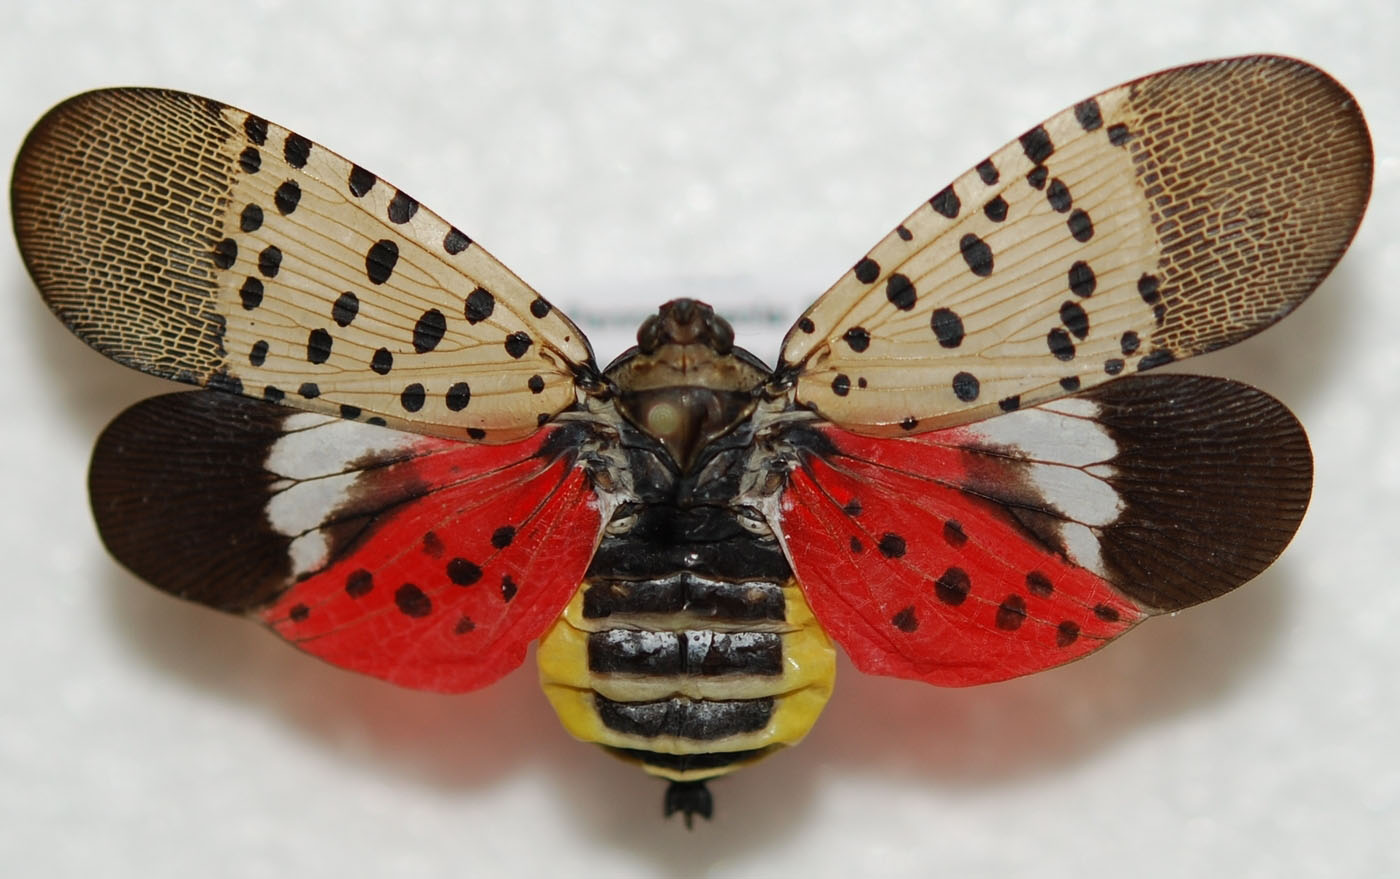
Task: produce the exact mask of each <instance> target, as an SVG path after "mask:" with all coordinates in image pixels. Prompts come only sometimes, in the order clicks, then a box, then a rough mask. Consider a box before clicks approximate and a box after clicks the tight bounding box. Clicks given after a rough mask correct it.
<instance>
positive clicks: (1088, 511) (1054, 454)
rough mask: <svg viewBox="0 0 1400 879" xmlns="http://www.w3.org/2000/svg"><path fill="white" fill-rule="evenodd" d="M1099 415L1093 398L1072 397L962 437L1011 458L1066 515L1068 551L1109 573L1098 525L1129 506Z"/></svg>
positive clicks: (1062, 527)
mask: <svg viewBox="0 0 1400 879" xmlns="http://www.w3.org/2000/svg"><path fill="white" fill-rule="evenodd" d="M1098 415H1099V406H1098V404H1097V403H1095V402H1094V401H1093V400H1088V399H1084V398H1082V397H1068V398H1065V399H1062V400H1056V401H1054V402H1052V403H1048V404H1046V405H1044V406H1039V407H1036V408H1032V409H1022V410H1020V411H1017V412H1011V413H1008V414H1006V415H1001V416H998V417H996V418H991V419H988V420H986V421H983V422H979V423H977V424H972V425H969V426H967V427H964V428H961V429H959V430H958V434H959V439H958V441H959V443H960V444H961V445H964V446H966V447H968V448H970V449H978V450H983V451H986V452H990V453H993V454H995V455H998V456H1000V457H1002V458H1004V459H1006V460H1008V462H1009V466H1011V467H1014V469H1015V470H1016V471H1017V474H1018V475H1019V477H1020V479H1019V482H1020V484H1021V485H1023V486H1024V487H1025V488H1028V489H1030V490H1031V491H1032V492H1033V493H1034V495H1035V497H1036V499H1037V500H1038V501H1039V503H1040V505H1042V506H1043V507H1045V508H1047V509H1051V510H1054V511H1056V512H1057V513H1058V514H1059V516H1062V517H1063V521H1060V522H1058V523H1057V524H1056V525H1055V531H1056V533H1057V535H1058V537H1059V542H1060V544H1061V545H1062V546H1063V547H1064V550H1065V553H1066V555H1068V556H1069V558H1070V559H1071V560H1072V561H1074V563H1075V564H1078V565H1080V566H1081V567H1084V568H1088V569H1089V570H1091V571H1094V572H1095V573H1097V574H1100V575H1104V573H1105V571H1104V566H1103V560H1102V557H1101V556H1100V553H1099V539H1098V536H1097V534H1096V533H1095V529H1102V528H1105V527H1107V526H1109V525H1112V524H1113V523H1114V522H1116V521H1117V520H1118V519H1119V517H1120V516H1122V514H1123V510H1124V506H1123V499H1122V497H1121V496H1120V495H1119V494H1118V491H1117V489H1115V488H1114V486H1113V483H1112V481H1111V480H1112V479H1113V477H1114V476H1115V475H1116V474H1117V471H1116V469H1115V468H1114V466H1113V460H1114V458H1116V457H1117V456H1118V452H1119V449H1118V443H1117V442H1116V441H1115V440H1114V438H1113V436H1112V435H1111V434H1110V433H1109V432H1108V430H1107V429H1106V428H1105V427H1104V426H1103V424H1102V423H1101V422H1099V421H1098ZM979 488H982V487H981V486H979Z"/></svg>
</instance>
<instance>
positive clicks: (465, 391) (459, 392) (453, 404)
mask: <svg viewBox="0 0 1400 879" xmlns="http://www.w3.org/2000/svg"><path fill="white" fill-rule="evenodd" d="M471 401H472V389H471V386H470V385H468V384H467V383H466V382H457V383H456V384H454V385H453V386H452V387H450V388H448V389H447V408H448V409H451V410H452V411H453V412H461V411H462V410H463V409H465V408H467V404H468V403H470V402H471Z"/></svg>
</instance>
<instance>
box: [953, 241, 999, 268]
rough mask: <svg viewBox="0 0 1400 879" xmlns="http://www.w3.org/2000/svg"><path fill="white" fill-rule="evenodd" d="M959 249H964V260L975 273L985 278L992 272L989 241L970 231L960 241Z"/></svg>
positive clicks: (992, 264)
mask: <svg viewBox="0 0 1400 879" xmlns="http://www.w3.org/2000/svg"><path fill="white" fill-rule="evenodd" d="M958 249H959V250H961V251H962V258H963V261H964V262H966V263H967V267H968V268H969V269H971V270H972V273H973V274H974V275H976V276H977V277H979V278H985V277H987V276H988V275H990V274H991V273H992V268H993V266H994V263H993V260H992V249H991V248H990V247H988V246H987V242H985V241H983V240H982V239H981V238H978V237H977V236H976V235H973V234H972V233H971V232H969V233H968V234H966V235H964V236H963V237H962V239H961V240H960V241H959V242H958Z"/></svg>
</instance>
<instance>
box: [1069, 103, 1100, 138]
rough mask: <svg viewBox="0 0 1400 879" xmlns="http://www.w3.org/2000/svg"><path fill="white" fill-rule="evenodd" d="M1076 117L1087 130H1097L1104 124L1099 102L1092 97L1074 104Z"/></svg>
mask: <svg viewBox="0 0 1400 879" xmlns="http://www.w3.org/2000/svg"><path fill="white" fill-rule="evenodd" d="M1074 118H1075V119H1076V120H1078V122H1079V126H1080V127H1081V128H1083V129H1084V130H1085V131H1096V130H1098V128H1099V127H1100V126H1102V125H1103V114H1102V113H1100V112H1099V102H1098V101H1096V100H1094V99H1093V98H1090V99H1089V100H1087V101H1081V102H1080V103H1078V104H1075V105H1074Z"/></svg>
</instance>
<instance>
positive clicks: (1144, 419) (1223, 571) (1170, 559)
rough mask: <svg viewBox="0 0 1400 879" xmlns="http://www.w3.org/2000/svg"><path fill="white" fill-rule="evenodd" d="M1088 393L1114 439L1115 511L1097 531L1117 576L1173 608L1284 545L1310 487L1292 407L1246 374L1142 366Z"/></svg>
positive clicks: (1147, 602) (1124, 585)
mask: <svg viewBox="0 0 1400 879" xmlns="http://www.w3.org/2000/svg"><path fill="white" fill-rule="evenodd" d="M1085 396H1086V397H1088V398H1091V399H1093V400H1095V401H1096V402H1097V403H1099V405H1100V407H1101V413H1100V415H1099V416H1098V417H1099V420H1100V422H1101V423H1102V424H1103V425H1104V426H1105V427H1107V428H1108V429H1109V431H1110V433H1111V434H1112V436H1113V437H1114V440H1115V442H1116V443H1117V444H1118V448H1119V452H1118V455H1117V457H1115V458H1114V462H1113V466H1114V469H1115V471H1116V472H1115V475H1114V476H1113V477H1111V478H1110V480H1109V481H1110V482H1111V483H1112V484H1113V486H1114V488H1115V490H1116V491H1117V492H1118V493H1119V496H1120V498H1121V499H1122V502H1123V506H1124V514H1123V516H1122V517H1121V518H1120V519H1119V520H1118V521H1116V522H1115V523H1114V524H1112V525H1110V526H1108V527H1107V528H1105V529H1104V532H1103V534H1102V535H1101V537H1100V546H1101V547H1102V551H1103V558H1104V562H1105V563H1106V564H1107V566H1108V568H1109V569H1110V570H1111V571H1112V572H1113V573H1114V576H1112V577H1110V579H1111V580H1112V581H1113V583H1114V585H1115V586H1117V587H1118V588H1119V589H1120V590H1121V591H1123V592H1124V593H1126V594H1127V595H1129V596H1130V597H1131V598H1133V599H1134V600H1135V601H1137V602H1138V603H1139V604H1141V605H1143V606H1145V607H1149V608H1152V609H1153V610H1155V611H1156V612H1170V611H1176V610H1181V609H1183V608H1186V607H1190V606H1192V605H1194V604H1200V603H1201V602H1203V601H1209V600H1210V599H1212V598H1216V597H1219V596H1221V595H1224V594H1225V593H1226V592H1229V591H1231V590H1232V589H1234V588H1236V587H1237V586H1240V585H1242V584H1244V583H1246V582H1248V581H1249V580H1252V579H1253V578H1254V577H1256V576H1258V575H1259V574H1260V573H1261V572H1263V570H1264V569H1265V568H1267V567H1268V566H1269V565H1270V564H1272V563H1273V562H1274V560H1275V559H1277V558H1278V557H1279V555H1280V554H1281V553H1282V552H1283V550H1284V549H1285V548H1286V547H1287V546H1288V543H1289V541H1291V540H1292V539H1293V535H1294V534H1295V533H1296V532H1297V530H1298V526H1299V525H1300V524H1301V523H1302V520H1303V515H1304V514H1305V513H1306V512H1307V508H1308V502H1309V500H1310V498H1311V495H1312V477H1313V462H1312V449H1311V448H1310V446H1309V445H1308V437H1307V434H1306V433H1305V432H1304V430H1303V426H1302V425H1301V424H1300V423H1299V422H1298V419H1297V418H1296V417H1295V416H1294V415H1293V413H1292V412H1290V411H1289V410H1288V407H1286V406H1284V405H1283V404H1282V403H1280V402H1279V401H1278V400H1275V399H1274V398H1273V397H1271V396H1269V395H1268V394H1266V393H1264V392H1263V391H1260V390H1258V389H1257V388H1253V387H1250V386H1249V385H1246V384H1242V383H1240V382H1235V381H1229V380H1227V379H1220V378H1212V377H1208V376H1198V375H1175V374H1171V375H1162V374H1153V375H1142V376H1133V377H1130V378H1125V379H1120V380H1119V381H1116V382H1109V383H1108V384H1105V385H1101V386H1099V387H1097V388H1094V389H1093V390H1091V391H1088V392H1086V394H1085Z"/></svg>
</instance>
